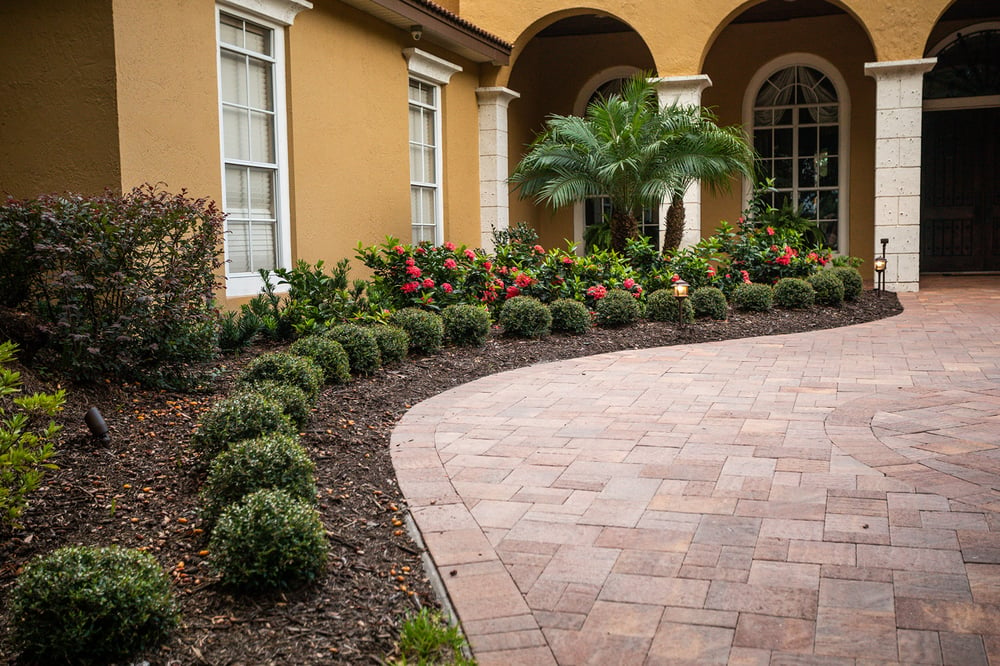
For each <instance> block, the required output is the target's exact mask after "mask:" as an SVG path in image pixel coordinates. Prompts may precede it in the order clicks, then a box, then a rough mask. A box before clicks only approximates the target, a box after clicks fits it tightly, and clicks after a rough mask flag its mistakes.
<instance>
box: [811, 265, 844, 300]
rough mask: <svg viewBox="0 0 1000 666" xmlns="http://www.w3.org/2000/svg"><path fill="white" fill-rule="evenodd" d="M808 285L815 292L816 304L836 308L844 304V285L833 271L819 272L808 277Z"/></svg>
mask: <svg viewBox="0 0 1000 666" xmlns="http://www.w3.org/2000/svg"><path fill="white" fill-rule="evenodd" d="M809 284H811V285H812V288H813V289H815V290H816V302H817V303H818V304H820V305H833V306H837V305H840V304H841V303H843V302H844V283H843V282H841V281H840V278H838V277H837V276H836V275H834V274H833V271H820V272H818V273H814V274H813V275H810V276H809Z"/></svg>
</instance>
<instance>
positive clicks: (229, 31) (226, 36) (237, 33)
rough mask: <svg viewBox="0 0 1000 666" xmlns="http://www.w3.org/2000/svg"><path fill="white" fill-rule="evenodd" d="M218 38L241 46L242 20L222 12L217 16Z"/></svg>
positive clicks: (223, 41)
mask: <svg viewBox="0 0 1000 666" xmlns="http://www.w3.org/2000/svg"><path fill="white" fill-rule="evenodd" d="M219 40H220V41H222V43H223V44H232V45H233V46H238V47H240V48H243V21H241V20H240V19H238V18H234V17H232V16H226V15H225V14H223V15H222V16H220V17H219Z"/></svg>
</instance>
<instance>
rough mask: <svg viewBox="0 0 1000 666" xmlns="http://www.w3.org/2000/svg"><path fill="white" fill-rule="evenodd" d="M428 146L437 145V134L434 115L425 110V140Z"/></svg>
mask: <svg viewBox="0 0 1000 666" xmlns="http://www.w3.org/2000/svg"><path fill="white" fill-rule="evenodd" d="M422 141H423V142H424V143H426V144H427V145H428V146H435V145H437V132H435V131H434V113H433V112H432V111H428V110H426V109H424V112H423V139H422Z"/></svg>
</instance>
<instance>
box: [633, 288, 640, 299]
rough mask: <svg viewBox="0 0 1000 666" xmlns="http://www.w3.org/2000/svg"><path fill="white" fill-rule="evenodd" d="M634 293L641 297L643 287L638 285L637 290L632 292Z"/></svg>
mask: <svg viewBox="0 0 1000 666" xmlns="http://www.w3.org/2000/svg"><path fill="white" fill-rule="evenodd" d="M632 295H633V296H635V297H636V298H639V297H641V296H642V287H636V288H635V291H633V292H632Z"/></svg>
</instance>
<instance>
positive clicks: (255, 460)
mask: <svg viewBox="0 0 1000 666" xmlns="http://www.w3.org/2000/svg"><path fill="white" fill-rule="evenodd" d="M315 469H316V466H315V464H313V461H312V460H311V459H310V458H309V456H308V455H307V454H306V452H305V450H304V449H303V448H302V446H301V445H300V444H299V442H298V440H297V439H296V438H295V437H291V436H288V435H269V436H266V437H259V438H257V439H249V440H245V441H242V442H237V443H236V444H234V445H233V446H232V447H231V448H229V449H228V450H226V451H223V452H222V453H220V454H219V455H218V457H216V459H215V460H213V461H212V465H211V466H210V467H209V470H208V478H207V479H206V480H205V485H204V486H203V487H202V489H201V501H202V508H201V513H202V515H203V516H204V517H205V518H206V519H208V520H210V521H211V520H214V519H215V518H216V517H217V516H219V515H220V514H221V513H222V511H223V510H224V509H225V508H226V507H227V506H229V505H230V504H233V503H234V502H238V501H239V500H241V499H243V498H244V497H245V496H247V495H249V494H250V493H252V492H255V491H257V490H263V489H271V490H283V491H285V492H286V493H288V495H289V496H291V497H293V498H295V499H298V500H302V501H303V502H308V503H310V504H313V503H315V501H316V482H315V481H314V479H313V473H314V471H315Z"/></svg>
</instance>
